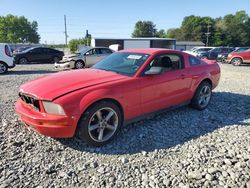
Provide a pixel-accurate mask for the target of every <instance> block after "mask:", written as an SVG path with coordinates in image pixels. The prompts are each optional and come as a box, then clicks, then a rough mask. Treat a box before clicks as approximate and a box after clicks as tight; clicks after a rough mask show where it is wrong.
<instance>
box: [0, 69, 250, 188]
mask: <svg viewBox="0 0 250 188" xmlns="http://www.w3.org/2000/svg"><path fill="white" fill-rule="evenodd" d="M221 69H222V78H221V81H220V85H219V87H218V88H216V90H215V91H214V93H213V97H212V101H211V103H210V105H209V107H208V108H207V109H206V110H204V111H196V110H194V109H191V108H189V107H182V108H179V109H176V110H174V111H170V112H164V113H161V114H158V115H155V116H152V117H149V118H147V119H145V120H142V121H139V122H137V123H133V124H130V125H127V126H126V127H125V128H123V129H122V131H121V132H120V134H119V135H118V137H117V138H116V139H115V140H114V141H113V142H112V143H111V144H109V145H107V146H104V147H101V148H95V147H90V146H87V145H85V144H84V143H81V142H79V141H78V140H75V139H53V138H49V137H44V136H42V135H39V134H37V133H35V132H30V131H28V130H27V129H26V128H25V127H24V126H23V124H22V123H21V122H20V121H19V120H18V117H17V115H16V114H15V111H14V103H15V101H16V99H17V93H18V87H19V86H20V85H21V84H22V83H24V82H26V81H28V80H30V79H33V78H36V77H38V76H41V75H45V74H49V73H52V72H54V71H53V65H49V64H48V65H20V66H17V67H16V68H14V69H13V70H10V72H9V74H7V75H1V76H0V114H1V117H0V118H1V119H0V124H1V125H0V151H1V155H0V156H1V158H0V187H242V188H250V82H249V81H248V79H249V78H250V66H241V67H233V66H231V65H221Z"/></svg>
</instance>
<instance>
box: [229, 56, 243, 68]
mask: <svg viewBox="0 0 250 188" xmlns="http://www.w3.org/2000/svg"><path fill="white" fill-rule="evenodd" d="M231 63H232V65H233V66H240V65H241V64H242V59H241V58H238V57H236V58H234V59H232V61H231Z"/></svg>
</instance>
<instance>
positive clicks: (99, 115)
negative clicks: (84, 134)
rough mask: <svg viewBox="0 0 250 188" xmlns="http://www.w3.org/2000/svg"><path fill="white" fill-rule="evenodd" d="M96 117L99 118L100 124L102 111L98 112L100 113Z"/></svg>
mask: <svg viewBox="0 0 250 188" xmlns="http://www.w3.org/2000/svg"><path fill="white" fill-rule="evenodd" d="M96 116H97V118H98V121H99V122H100V121H101V120H102V112H101V110H98V111H97V112H96Z"/></svg>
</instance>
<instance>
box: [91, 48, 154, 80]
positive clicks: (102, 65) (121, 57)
mask: <svg viewBox="0 0 250 188" xmlns="http://www.w3.org/2000/svg"><path fill="white" fill-rule="evenodd" d="M149 56H150V55H149V54H142V53H132V52H116V53H113V54H111V55H109V56H108V57H107V58H105V59H103V60H101V61H100V62H98V63H97V64H95V65H94V66H93V67H92V68H94V69H100V70H106V71H112V72H116V73H118V74H123V75H127V76H133V75H134V74H135V73H136V72H137V70H138V69H139V68H140V67H141V66H142V64H143V63H144V62H145V61H146V60H147V59H148V57H149Z"/></svg>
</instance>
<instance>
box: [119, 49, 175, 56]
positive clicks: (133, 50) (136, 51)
mask: <svg viewBox="0 0 250 188" xmlns="http://www.w3.org/2000/svg"><path fill="white" fill-rule="evenodd" d="M119 52H134V53H144V54H150V55H151V54H154V53H157V52H180V51H178V50H172V49H166V48H138V49H128V50H120V51H119Z"/></svg>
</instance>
